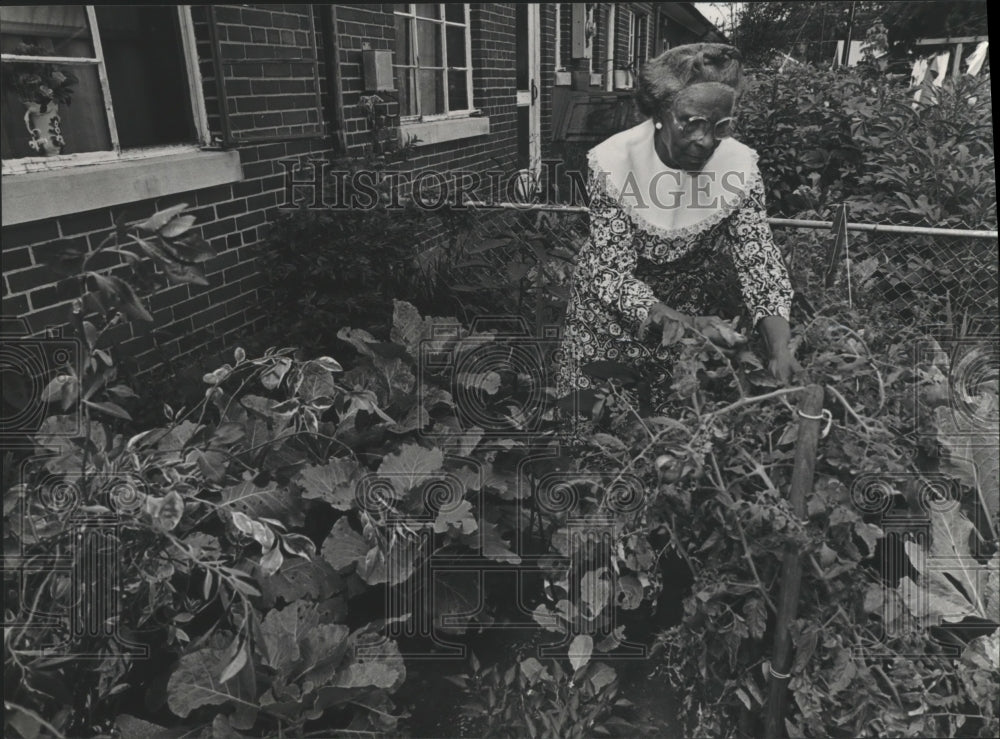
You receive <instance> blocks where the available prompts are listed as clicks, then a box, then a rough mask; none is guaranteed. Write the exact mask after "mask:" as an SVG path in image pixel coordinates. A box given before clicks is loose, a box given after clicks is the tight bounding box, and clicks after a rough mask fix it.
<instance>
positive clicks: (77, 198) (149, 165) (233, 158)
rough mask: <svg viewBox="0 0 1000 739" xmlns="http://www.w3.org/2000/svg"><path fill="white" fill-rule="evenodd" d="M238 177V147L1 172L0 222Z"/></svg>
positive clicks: (53, 214) (75, 210)
mask: <svg viewBox="0 0 1000 739" xmlns="http://www.w3.org/2000/svg"><path fill="white" fill-rule="evenodd" d="M242 179H243V170H242V168H241V166H240V155H239V152H237V151H185V152H182V153H178V152H171V153H164V154H161V155H150V156H147V157H144V158H141V159H130V160H116V161H111V162H101V163H95V164H91V165H86V166H73V167H65V168H62V169H52V170H48V171H44V172H23V173H14V174H4V176H3V187H2V188H0V189H2V191H3V225H4V226H13V225H15V224H18V223H27V222H29V221H39V220H42V219H45V218H56V217H58V216H64V215H69V214H72V213H82V212H84V211H88V210H95V209H97V208H107V207H110V206H113V205H123V204H125V203H134V202H137V201H139V200H147V199H149V198H158V197H163V196H165V195H173V194H176V193H180V192H190V191H192V190H200V189H202V188H205V187H213V186H214V185H224V184H227V183H230V182H238V181H240V180H242Z"/></svg>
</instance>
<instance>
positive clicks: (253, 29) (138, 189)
mask: <svg viewBox="0 0 1000 739" xmlns="http://www.w3.org/2000/svg"><path fill="white" fill-rule="evenodd" d="M0 20H2V28H0V42H2V53H3V56H2V67H3V95H2V117H3V132H2V159H3V179H2V196H3V238H2V255H3V304H2V310H3V318H4V324H3V331H4V334H5V343H10V342H13V343H14V344H16V343H17V342H19V341H21V342H23V341H26V340H27V339H25V338H24V337H29V338H30V337H35V338H36V339H37V338H38V337H40V336H42V335H44V334H45V333H46V332H52V331H53V329H55V330H56V333H58V327H61V326H64V325H66V323H67V320H68V315H69V311H70V307H71V305H72V303H71V299H72V298H73V296H74V295H76V296H78V295H79V288H78V284H79V283H76V282H73V281H71V280H66V279H61V276H60V273H59V271H58V269H55V270H54V268H53V262H54V261H55V262H58V261H59V258H60V257H59V255H65V254H66V251H67V249H68V250H69V251H70V253H73V254H76V255H77V256H79V255H81V254H86V253H87V252H88V251H90V250H93V249H95V248H96V247H97V246H98V245H99V244H100V243H102V242H103V241H104V240H105V238H106V237H107V236H108V235H109V234H111V233H112V232H113V231H114V230H115V224H116V223H134V222H136V221H140V220H142V219H145V218H148V217H149V216H151V215H152V214H153V213H154V212H157V211H163V210H164V209H167V208H170V207H172V206H176V205H179V204H181V203H186V204H187V205H188V210H187V211H185V212H186V213H189V214H190V215H191V216H193V217H194V221H193V225H191V226H190V228H192V229H193V231H194V232H196V233H197V235H198V236H200V237H202V238H203V239H204V240H205V241H206V242H207V243H208V244H209V246H210V247H211V252H210V253H212V254H214V255H212V256H210V258H208V257H206V256H205V253H200V256H199V259H200V260H203V261H199V263H198V264H197V266H196V267H191V265H183V266H184V269H180V268H177V269H167V270H166V274H165V275H164V274H159V273H157V279H158V278H160V277H166V278H169V279H168V280H167V281H166V282H169V285H168V286H166V287H162V288H159V289H152V288H150V289H147V290H145V291H143V290H142V289H140V290H139V293H138V297H137V301H138V302H139V304H141V306H142V309H141V310H142V312H143V313H148V317H150V318H151V319H152V320H147V321H138V320H136V321H128V322H123V323H121V324H119V325H116V326H113V327H112V328H111V330H109V331H108V332H107V333H106V334H105V335H104V336H103V338H102V340H103V341H106V342H107V344H108V346H110V347H113V348H114V351H115V353H116V354H117V356H116V360H118V361H124V362H126V363H129V364H130V366H132V367H133V368H134V369H135V370H136V371H139V372H142V371H145V370H147V369H149V368H151V367H154V366H156V365H157V364H158V363H160V362H161V361H162V360H163V357H165V356H170V357H172V358H183V357H185V356H186V355H192V356H193V353H195V352H205V351H208V350H212V349H219V350H221V349H222V348H224V347H227V346H229V345H230V344H231V342H232V341H234V340H235V339H236V338H237V337H239V336H245V335H247V334H251V333H253V332H254V331H257V330H259V329H261V328H262V327H264V326H265V325H266V324H267V323H268V320H269V319H268V316H267V315H266V313H265V311H264V310H263V309H262V307H261V297H262V296H261V288H262V284H263V276H262V274H261V270H260V268H259V264H258V261H259V260H258V258H257V254H258V252H257V251H255V250H257V249H259V244H260V243H261V241H262V239H263V237H264V235H265V233H266V232H267V228H268V224H269V223H271V222H272V221H273V220H274V219H275V218H276V217H278V216H279V215H280V213H281V211H282V210H283V209H286V208H290V207H293V203H294V202H298V203H301V202H302V201H307V204H308V201H309V200H310V198H311V199H313V200H319V201H320V202H321V201H322V198H317V197H316V192H315V190H316V186H317V183H318V182H319V178H317V177H316V176H315V174H316V171H317V169H318V168H322V166H323V165H320V164H318V163H320V162H330V161H333V160H337V159H343V158H344V157H360V156H362V155H363V154H365V153H366V152H371V151H373V150H374V151H375V152H378V151H384V150H387V149H391V148H392V147H394V146H396V145H402V144H405V143H406V142H410V144H411V145H410V146H409V147H408V156H407V159H406V162H405V167H406V168H407V169H408V170H409V171H411V172H418V171H420V170H429V169H433V170H436V171H438V172H454V171H463V172H482V171H485V170H487V169H497V167H498V166H499V167H500V168H501V169H503V170H505V171H507V172H516V171H519V170H521V171H523V170H528V171H530V172H540V171H541V162H542V160H543V159H544V158H546V157H556V158H563V159H566V160H567V164H568V163H569V161H568V158H567V157H568V155H567V154H566V151H565V150H564V148H561V147H565V146H566V145H567V144H572V143H573V142H584V143H585V142H588V141H591V140H596V139H600V138H603V137H604V136H606V135H609V134H610V133H613V132H615V131H616V130H620V129H621V128H624V127H625V126H626V125H628V123H629V121H630V116H631V108H630V103H628V102H626V101H625V97H626V96H627V95H629V94H630V88H631V87H632V85H633V82H634V77H635V70H636V68H637V67H638V65H640V64H641V63H642V62H643V61H644V60H645V59H646V58H647V57H648V56H649V55H651V54H653V53H655V52H656V51H658V50H662V49H664V48H667V46H668V45H670V44H675V43H683V42H687V41H696V40H714V39H717V38H718V34H717V32H716V31H715V29H714V28H713V27H712V26H711V24H709V23H708V22H707V21H706V20H705V19H704V18H703V17H702V16H701V15H700V14H699V13H698V12H697V11H696V10H695V9H694V6H693V4H691V3H587V4H583V3H572V4H569V3H561V4H512V3H478V4H460V3H442V4H432V3H417V4H394V5H389V4H386V5H378V4H372V5H369V4H358V5H285V4H266V5H203V6H184V5H182V6H144V5H131V6H89V5H21V6H5V7H3V8H2V9H0ZM609 101H610V103H609ZM609 111H610V112H609ZM292 180H294V181H295V183H294V184H291V181H292ZM546 187H548V188H549V189H552V188H553V187H554V183H547V184H546ZM290 201H291V202H290ZM321 204H322V202H321ZM417 241H419V239H418V240H417ZM105 243H106V242H105ZM329 248H330V249H331V250H336V249H337V248H338V244H337V243H330V244H329ZM415 248H416V247H415ZM137 253H138V254H139V255H140V256H142V257H143V258H145V257H146V256H147V255H146V254H143V252H142V251H137ZM106 258H110V259H111V261H110V262H108V261H107V259H106ZM119 261H120V265H119V264H117V263H118V262H119ZM132 261H134V258H132V257H129V256H127V255H123V254H121V253H120V252H111V251H107V250H105V251H104V252H102V254H101V259H100V260H94V261H93V262H90V263H88V265H87V267H88V269H92V270H94V271H100V270H104V273H108V270H109V269H110V274H112V275H114V274H116V273H117V271H118V270H119V269H122V270H124V269H126V268H128V267H129V264H128V263H129V262H132ZM154 261H155V260H154ZM55 266H56V267H58V264H56V265H55ZM78 266H79V265H78ZM189 267H190V268H189ZM161 271H162V270H161ZM74 290H75V291H76V292H74ZM126 297H128V296H126ZM43 354H44V352H43ZM51 361H53V360H52V359H51V357H46V356H42V357H41V358H40V359H39V362H38V363H36V364H37V367H36V369H35V370H33V371H37V372H42V371H49V370H52V369H54V368H53V367H49V366H48V364H49V363H51ZM34 366H35V365H33V367H34ZM5 371H6V370H5ZM5 384H6V383H5ZM11 402H14V401H11ZM15 404H16V403H15Z"/></svg>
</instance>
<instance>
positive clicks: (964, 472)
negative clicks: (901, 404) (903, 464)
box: [934, 396, 1000, 521]
mask: <svg viewBox="0 0 1000 739" xmlns="http://www.w3.org/2000/svg"><path fill="white" fill-rule="evenodd" d="M993 397H994V398H995V396H993ZM934 418H935V425H936V427H937V439H938V442H939V443H940V444H941V447H942V449H943V450H944V457H945V458H944V462H943V464H942V466H941V469H942V471H943V472H946V473H948V474H951V475H953V476H954V477H955V478H957V479H958V480H960V481H961V482H962V483H963V484H964V485H967V486H969V487H970V488H972V489H973V490H975V491H976V493H977V495H978V496H979V502H980V504H981V505H982V506H983V510H984V511H985V512H986V513H987V515H989V517H990V520H991V521H995V520H996V517H997V512H998V511H1000V443H998V442H997V439H996V435H995V434H982V433H973V434H970V433H968V432H963V431H962V430H961V429H959V428H958V425H957V424H956V418H955V412H954V410H953V409H951V408H949V407H945V406H939V407H938V408H935V409H934Z"/></svg>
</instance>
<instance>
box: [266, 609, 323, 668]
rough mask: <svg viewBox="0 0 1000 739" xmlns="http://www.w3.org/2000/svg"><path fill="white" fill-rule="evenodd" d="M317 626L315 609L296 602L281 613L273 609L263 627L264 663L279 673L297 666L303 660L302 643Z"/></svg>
mask: <svg viewBox="0 0 1000 739" xmlns="http://www.w3.org/2000/svg"><path fill="white" fill-rule="evenodd" d="M316 625H317V618H316V608H315V606H313V607H309V606H307V605H305V604H303V603H301V602H300V603H294V604H292V605H290V606H287V607H285V608H282V609H281V610H280V611H277V610H272V611H271V612H270V613H268V614H267V616H265V617H264V620H263V621H261V624H260V633H261V637H262V639H263V642H264V643H263V647H264V659H263V662H264V664H266V665H268V666H270V667H273V668H274V669H276V670H278V671H279V672H283V671H285V670H286V669H287V668H288V667H289V666H291V665H293V664H295V662H297V661H298V659H299V657H300V652H299V642H300V641H301V640H302V638H303V636H304V635H305V634H306V633H307V632H308V631H309V630H310V629H313V628H315V627H316Z"/></svg>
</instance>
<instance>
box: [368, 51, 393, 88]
mask: <svg viewBox="0 0 1000 739" xmlns="http://www.w3.org/2000/svg"><path fill="white" fill-rule="evenodd" d="M361 66H362V72H363V74H364V84H365V92H393V91H395V89H396V88H395V86H394V84H393V79H392V52H391V51H386V50H383V49H362V51H361Z"/></svg>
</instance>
